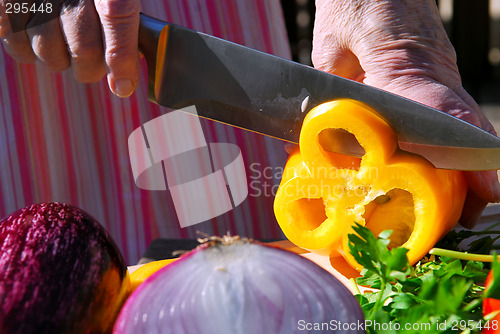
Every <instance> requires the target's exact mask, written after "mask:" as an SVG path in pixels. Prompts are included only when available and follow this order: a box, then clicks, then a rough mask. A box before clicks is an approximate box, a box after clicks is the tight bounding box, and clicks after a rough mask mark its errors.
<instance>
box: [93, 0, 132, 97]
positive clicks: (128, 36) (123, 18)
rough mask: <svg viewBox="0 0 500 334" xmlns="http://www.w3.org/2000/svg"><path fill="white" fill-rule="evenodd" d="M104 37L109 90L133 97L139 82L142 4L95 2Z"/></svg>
mask: <svg viewBox="0 0 500 334" xmlns="http://www.w3.org/2000/svg"><path fill="white" fill-rule="evenodd" d="M95 1H96V2H95V3H96V9H97V12H98V14H99V17H100V20H101V25H102V27H103V33H104V45H105V61H106V66H107V69H108V83H109V87H110V88H111V90H112V91H113V93H115V94H116V95H118V96H120V97H127V96H130V95H131V94H132V93H133V91H134V90H135V88H136V87H137V83H138V81H139V51H138V48H137V45H138V38H139V36H138V35H139V13H140V3H139V0H95Z"/></svg>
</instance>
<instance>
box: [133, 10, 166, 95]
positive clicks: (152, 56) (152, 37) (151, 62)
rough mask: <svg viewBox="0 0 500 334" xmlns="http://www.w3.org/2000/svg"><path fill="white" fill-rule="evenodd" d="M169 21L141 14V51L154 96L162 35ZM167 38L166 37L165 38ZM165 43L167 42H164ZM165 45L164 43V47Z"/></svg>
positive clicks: (151, 92)
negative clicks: (157, 59)
mask: <svg viewBox="0 0 500 334" xmlns="http://www.w3.org/2000/svg"><path fill="white" fill-rule="evenodd" d="M167 26H168V23H166V22H163V21H160V20H158V19H155V18H153V17H150V16H148V15H145V14H143V13H141V14H140V23H139V52H140V53H142V55H143V56H144V58H145V59H146V62H147V64H148V87H149V96H150V97H151V96H154V93H155V92H154V87H155V79H156V58H157V55H158V48H159V47H162V46H161V45H160V46H159V45H158V44H159V42H160V41H161V40H162V39H161V38H160V37H161V35H162V33H165V30H166V29H164V28H165V27H167ZM163 40H166V39H163ZM163 44H165V43H163ZM164 46H165V45H163V47H164Z"/></svg>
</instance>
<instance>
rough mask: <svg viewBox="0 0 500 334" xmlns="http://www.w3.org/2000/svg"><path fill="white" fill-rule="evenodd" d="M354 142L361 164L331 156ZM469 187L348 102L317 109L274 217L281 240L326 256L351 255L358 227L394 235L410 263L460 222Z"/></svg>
mask: <svg viewBox="0 0 500 334" xmlns="http://www.w3.org/2000/svg"><path fill="white" fill-rule="evenodd" d="M352 135H354V137H355V138H356V140H357V142H358V143H359V145H360V147H358V148H357V150H361V151H362V150H364V155H363V156H362V158H355V157H351V156H345V155H341V154H337V153H332V152H331V147H332V146H335V143H336V141H341V140H342V138H344V137H345V136H352ZM466 190H467V186H466V182H465V179H464V176H463V173H462V172H460V171H451V170H442V169H436V168H434V166H432V164H431V163H429V162H428V161H427V160H425V159H424V158H422V157H420V156H417V155H413V154H410V153H406V152H403V151H400V150H399V149H398V146H397V139H396V135H395V134H394V132H393V130H392V129H391V127H390V126H389V125H388V124H387V123H386V122H385V121H384V120H383V119H382V118H380V117H379V116H378V115H377V114H376V112H374V111H373V110H371V109H370V108H369V107H367V106H366V105H364V104H362V103H360V102H357V101H353V100H337V101H333V102H328V103H324V104H322V105H319V106H317V107H316V108H314V109H313V110H311V111H310V112H309V114H308V115H307V116H306V118H305V120H304V123H303V126H302V130H301V133H300V140H299V148H298V149H296V150H295V151H294V152H293V153H292V154H291V155H290V157H289V160H288V162H287V164H286V167H285V169H284V173H283V178H282V180H281V184H280V187H279V189H278V192H277V194H276V199H275V203H274V211H275V214H276V218H277V221H278V223H279V225H280V227H281V229H282V230H283V232H284V234H285V235H286V237H287V238H288V239H289V240H290V241H291V242H293V243H294V244H296V245H297V246H299V247H301V248H304V249H307V250H310V251H312V252H315V253H318V254H322V255H326V256H329V257H336V256H343V257H344V258H345V259H346V260H347V262H348V263H349V264H350V265H351V266H352V267H354V268H356V269H357V270H361V269H362V268H361V267H360V265H359V264H358V263H357V262H356V261H355V260H354V258H353V257H352V256H351V255H350V254H349V248H348V239H347V235H348V234H350V233H354V231H353V230H352V226H353V225H354V223H355V222H357V223H359V224H361V225H364V226H366V227H368V228H369V229H370V230H371V231H372V232H374V234H375V235H378V234H379V233H380V232H382V231H384V230H392V231H393V232H392V234H391V237H390V240H391V242H390V244H389V247H396V246H403V247H406V248H408V249H409V251H408V260H409V261H410V263H411V264H413V263H415V262H416V261H418V260H419V259H421V258H422V257H423V256H425V255H426V254H427V252H428V251H429V250H430V249H431V248H432V247H433V246H434V244H435V243H436V242H437V241H438V240H439V239H440V238H441V237H442V236H444V234H446V233H447V232H449V231H450V230H451V229H452V228H453V227H454V226H455V224H456V223H457V221H458V219H459V217H460V213H461V211H462V207H463V203H464V200H465V194H466Z"/></svg>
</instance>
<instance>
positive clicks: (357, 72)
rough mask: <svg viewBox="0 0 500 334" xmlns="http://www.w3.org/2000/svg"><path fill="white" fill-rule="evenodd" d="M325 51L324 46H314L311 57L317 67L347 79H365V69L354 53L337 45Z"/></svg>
mask: <svg viewBox="0 0 500 334" xmlns="http://www.w3.org/2000/svg"><path fill="white" fill-rule="evenodd" d="M315 50H321V51H315ZM324 51H325V49H324V48H323V47H319V46H317V47H316V48H314V46H313V52H312V55H311V57H312V62H313V65H314V67H315V68H317V69H319V70H322V71H325V72H328V73H332V74H335V75H338V76H341V77H344V78H347V79H351V80H355V81H359V82H361V81H363V79H364V76H365V71H364V70H363V68H362V67H361V65H360V63H359V59H358V57H356V55H355V54H354V53H352V52H351V51H350V50H345V49H341V48H335V47H331V48H330V49H328V52H326V53H325V52H324Z"/></svg>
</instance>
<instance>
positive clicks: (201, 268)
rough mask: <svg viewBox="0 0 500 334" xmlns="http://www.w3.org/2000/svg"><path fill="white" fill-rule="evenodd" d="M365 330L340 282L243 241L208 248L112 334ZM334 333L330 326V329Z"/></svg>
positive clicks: (156, 280)
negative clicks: (313, 328) (344, 327)
mask: <svg viewBox="0 0 500 334" xmlns="http://www.w3.org/2000/svg"><path fill="white" fill-rule="evenodd" d="M335 321H340V322H341V323H345V324H356V325H357V324H359V323H361V324H364V316H363V312H362V310H361V307H360V306H359V304H358V302H357V300H356V299H355V298H354V296H353V295H352V294H351V293H350V292H349V290H348V289H347V288H346V287H345V286H344V285H343V284H342V283H341V282H340V281H338V280H337V279H336V278H335V277H334V276H332V275H331V274H330V273H328V272H327V271H326V270H324V269H323V268H321V267H319V266H318V265H316V264H315V263H313V262H312V261H309V260H307V259H305V258H303V257H301V256H300V255H297V254H294V253H292V252H289V251H286V250H282V249H278V248H274V247H268V246H263V245H261V244H257V243H250V242H248V241H243V240H238V241H235V242H231V243H228V244H224V243H215V244H213V243H212V244H209V245H207V244H204V245H202V246H200V247H198V248H197V249H195V250H194V251H192V252H189V253H187V254H185V255H184V256H182V257H181V258H180V259H179V260H177V261H176V262H174V263H172V264H170V265H168V266H166V267H164V268H162V269H161V270H159V271H158V272H157V273H155V274H154V275H152V276H151V277H150V278H149V279H147V280H146V281H145V282H144V283H143V284H141V285H140V286H139V287H138V288H137V290H135V291H134V293H132V295H131V296H130V297H129V299H128V300H127V302H126V303H125V305H124V307H123V308H122V310H121V312H120V315H119V317H118V319H117V321H116V323H115V327H114V331H113V333H114V334H128V333H133V334H146V333H175V334H194V333H203V334H211V333H213V334H225V333H227V334H238V333H245V334H250V333H273V334H279V333H282V334H291V333H309V332H314V333H364V331H363V330H362V328H361V329H360V328H358V327H356V326H354V325H353V327H355V328H352V329H351V330H343V331H342V330H339V331H335V330H332V328H323V330H318V331H310V329H309V331H308V330H306V329H305V328H304V327H306V326H308V325H307V324H316V323H328V324H329V323H331V322H335ZM326 327H328V326H326Z"/></svg>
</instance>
